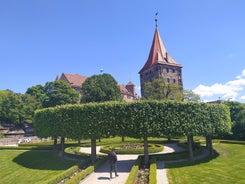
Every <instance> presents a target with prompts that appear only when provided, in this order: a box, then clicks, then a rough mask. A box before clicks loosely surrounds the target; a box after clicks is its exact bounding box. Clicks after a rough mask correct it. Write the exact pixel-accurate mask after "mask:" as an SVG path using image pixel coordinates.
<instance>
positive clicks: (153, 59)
mask: <svg viewBox="0 0 245 184" xmlns="http://www.w3.org/2000/svg"><path fill="white" fill-rule="evenodd" d="M155 64H168V65H177V66H181V65H180V64H177V63H176V62H175V61H174V59H173V58H172V57H171V56H170V55H169V54H168V52H167V50H166V48H165V46H164V44H163V41H162V39H161V36H160V33H159V31H158V29H157V28H156V30H155V33H154V38H153V41H152V45H151V50H150V54H149V57H148V59H147V61H146V63H145V65H144V66H143V68H142V69H141V70H140V71H139V73H141V72H143V71H145V70H146V69H148V68H150V67H151V66H153V65H155Z"/></svg>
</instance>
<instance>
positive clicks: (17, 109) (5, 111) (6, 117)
mask: <svg viewBox="0 0 245 184" xmlns="http://www.w3.org/2000/svg"><path fill="white" fill-rule="evenodd" d="M21 107H22V104H21V100H20V98H19V96H18V95H17V94H15V93H13V92H12V91H10V90H4V91H0V122H1V123H8V124H18V123H20V119H21V117H22V116H23V114H22V112H21Z"/></svg>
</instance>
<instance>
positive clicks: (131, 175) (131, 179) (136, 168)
mask: <svg viewBox="0 0 245 184" xmlns="http://www.w3.org/2000/svg"><path fill="white" fill-rule="evenodd" d="M140 163H141V157H140V156H138V158H137V160H136V161H135V164H134V165H133V167H132V168H131V170H130V173H129V176H128V179H127V181H126V184H134V182H135V179H136V177H137V175H138V171H139V166H140Z"/></svg>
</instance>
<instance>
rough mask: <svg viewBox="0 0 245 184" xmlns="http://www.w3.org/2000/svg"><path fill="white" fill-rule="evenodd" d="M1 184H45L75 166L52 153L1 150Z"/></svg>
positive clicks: (72, 162)
mask: <svg viewBox="0 0 245 184" xmlns="http://www.w3.org/2000/svg"><path fill="white" fill-rule="evenodd" d="M0 163H1V164H0V183H1V184H15V183H16V184H17V183H18V184H22V183H23V184H26V183H30V184H31V183H35V184H36V183H45V181H47V180H48V179H49V178H50V177H53V176H55V175H57V174H58V173H61V172H62V171H64V170H66V169H68V168H69V167H71V166H73V165H75V164H76V163H75V162H74V161H63V160H62V159H60V158H59V157H57V155H55V154H54V153H53V152H52V151H16V150H0Z"/></svg>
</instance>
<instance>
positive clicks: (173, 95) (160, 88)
mask: <svg viewBox="0 0 245 184" xmlns="http://www.w3.org/2000/svg"><path fill="white" fill-rule="evenodd" d="M143 98H144V99H147V100H177V101H181V100H183V93H182V87H181V86H180V85H177V84H172V83H168V82H167V81H166V79H164V78H157V79H154V80H153V81H152V82H146V83H145V85H144V96H143Z"/></svg>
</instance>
